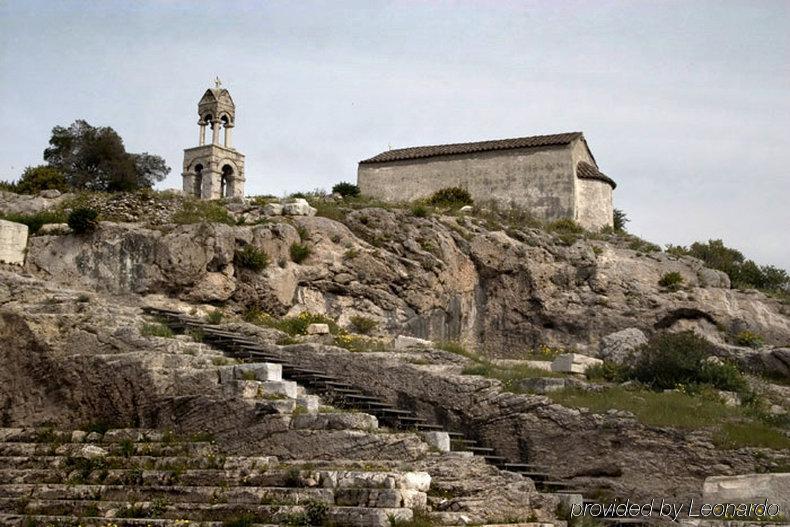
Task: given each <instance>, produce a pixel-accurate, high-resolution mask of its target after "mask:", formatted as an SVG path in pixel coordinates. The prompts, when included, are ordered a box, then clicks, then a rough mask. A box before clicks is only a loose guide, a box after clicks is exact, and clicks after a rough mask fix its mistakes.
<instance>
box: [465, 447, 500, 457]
mask: <svg viewBox="0 0 790 527" xmlns="http://www.w3.org/2000/svg"><path fill="white" fill-rule="evenodd" d="M466 449H467V450H468V451H470V452H472V453H474V454H476V455H479V456H485V455H494V452H495V450H494V449H493V448H489V447H487V446H469V447H467V448H466Z"/></svg>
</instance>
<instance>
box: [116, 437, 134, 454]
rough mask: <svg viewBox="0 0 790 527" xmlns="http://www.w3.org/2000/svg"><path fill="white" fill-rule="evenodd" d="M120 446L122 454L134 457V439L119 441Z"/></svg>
mask: <svg viewBox="0 0 790 527" xmlns="http://www.w3.org/2000/svg"><path fill="white" fill-rule="evenodd" d="M118 447H119V449H120V451H121V456H123V457H127V458H128V457H132V456H133V455H134V450H135V448H134V441H132V440H131V439H128V438H127V439H124V440H123V441H121V442H120V443H118Z"/></svg>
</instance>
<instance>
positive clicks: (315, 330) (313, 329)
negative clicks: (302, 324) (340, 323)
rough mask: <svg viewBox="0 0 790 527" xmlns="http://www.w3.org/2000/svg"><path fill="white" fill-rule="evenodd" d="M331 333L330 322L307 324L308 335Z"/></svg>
mask: <svg viewBox="0 0 790 527" xmlns="http://www.w3.org/2000/svg"><path fill="white" fill-rule="evenodd" d="M327 333H329V324H310V325H309V326H307V334H308V335H326V334H327Z"/></svg>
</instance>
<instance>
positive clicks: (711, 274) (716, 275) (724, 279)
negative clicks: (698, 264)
mask: <svg viewBox="0 0 790 527" xmlns="http://www.w3.org/2000/svg"><path fill="white" fill-rule="evenodd" d="M697 279H698V280H699V285H700V286H702V287H720V288H722V289H729V288H730V285H731V284H730V277H729V276H727V273H725V272H723V271H718V270H716V269H710V268H708V267H703V268H702V269H700V270H699V271H698V272H697Z"/></svg>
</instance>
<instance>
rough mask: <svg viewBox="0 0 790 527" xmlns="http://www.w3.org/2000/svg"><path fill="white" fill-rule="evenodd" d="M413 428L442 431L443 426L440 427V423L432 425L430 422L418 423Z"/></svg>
mask: <svg viewBox="0 0 790 527" xmlns="http://www.w3.org/2000/svg"><path fill="white" fill-rule="evenodd" d="M415 428H417V430H420V431H423V432H444V427H442V425H434V424H431V423H418V424H417V426H416V427H415Z"/></svg>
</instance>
